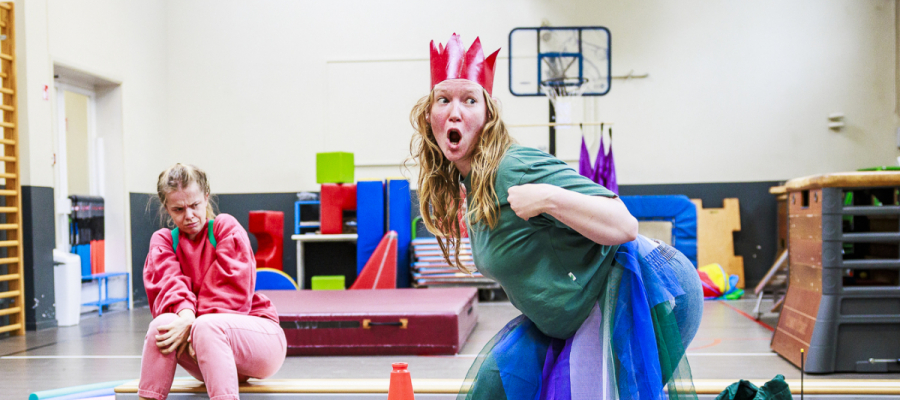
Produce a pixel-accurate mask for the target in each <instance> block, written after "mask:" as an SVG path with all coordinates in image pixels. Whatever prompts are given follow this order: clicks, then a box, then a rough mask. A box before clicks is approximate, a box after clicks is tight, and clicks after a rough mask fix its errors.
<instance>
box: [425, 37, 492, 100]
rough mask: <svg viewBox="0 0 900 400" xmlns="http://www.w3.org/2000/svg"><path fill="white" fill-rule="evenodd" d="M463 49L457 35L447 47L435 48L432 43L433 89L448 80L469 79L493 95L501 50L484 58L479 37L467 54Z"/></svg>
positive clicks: (432, 42) (451, 38)
mask: <svg viewBox="0 0 900 400" xmlns="http://www.w3.org/2000/svg"><path fill="white" fill-rule="evenodd" d="M463 49H464V48H463V44H462V40H461V39H460V38H459V35H457V34H455V33H454V34H453V35H452V36H450V40H449V41H448V42H447V47H444V46H443V45H441V44H440V43H438V47H434V40H432V41H431V88H432V89H434V85H437V84H438V83H441V82H443V81H446V80H447V79H468V80H470V81H472V82H475V83H477V84H479V85H481V87H483V88H484V90H487V92H488V94H491V89H492V88H493V86H494V63H495V62H496V61H497V53H500V49H497V51H495V52H494V53H493V54H491V55H489V56H488V57H487V58H484V53H483V52H482V50H481V40H480V39H478V38H477V37H476V38H475V42H474V43H472V47H469V50H468V51H466V52H465V54H464V53H463Z"/></svg>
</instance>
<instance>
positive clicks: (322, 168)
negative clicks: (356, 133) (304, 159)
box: [316, 151, 353, 184]
mask: <svg viewBox="0 0 900 400" xmlns="http://www.w3.org/2000/svg"><path fill="white" fill-rule="evenodd" d="M316 183H320V184H321V183H353V153H345V152H340V151H338V152H334V153H317V154H316Z"/></svg>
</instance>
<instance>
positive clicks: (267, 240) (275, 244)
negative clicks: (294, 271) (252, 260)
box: [249, 211, 284, 271]
mask: <svg viewBox="0 0 900 400" xmlns="http://www.w3.org/2000/svg"><path fill="white" fill-rule="evenodd" d="M249 231H250V233H252V234H253V236H255V237H256V244H257V246H256V249H257V250H256V268H272V269H277V270H279V271H284V265H283V264H282V263H283V255H284V213H283V212H281V211H250V229H249Z"/></svg>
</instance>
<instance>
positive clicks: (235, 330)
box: [138, 164, 287, 400]
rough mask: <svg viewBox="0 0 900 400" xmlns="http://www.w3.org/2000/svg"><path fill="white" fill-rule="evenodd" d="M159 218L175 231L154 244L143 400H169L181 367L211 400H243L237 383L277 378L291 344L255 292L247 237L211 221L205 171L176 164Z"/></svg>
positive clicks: (163, 178) (164, 183) (166, 178)
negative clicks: (174, 380)
mask: <svg viewBox="0 0 900 400" xmlns="http://www.w3.org/2000/svg"><path fill="white" fill-rule="evenodd" d="M157 192H158V194H159V201H160V203H161V207H160V216H161V217H165V216H168V217H170V218H171V221H170V225H169V226H171V223H174V225H175V226H176V227H177V228H176V229H173V230H169V229H160V230H158V231H156V232H155V233H154V234H153V238H152V239H150V254H148V255H147V262H146V264H145V265H144V286H145V287H146V288H147V298H148V299H149V301H150V311H151V312H152V314H153V322H151V323H150V328H149V329H148V330H147V336H146V339H145V342H144V352H143V355H142V356H141V380H140V384H139V386H138V396H140V397H141V398H142V399H158V400H162V399H165V398H166V396H168V393H169V389H170V388H171V387H172V380H173V379H174V376H175V365H176V363H177V364H178V365H181V366H182V367H183V368H184V369H185V370H186V371H187V372H188V373H190V374H191V375H192V376H193V377H194V378H197V379H199V380H201V381H203V382H205V383H206V390H207V392H208V393H209V397H210V398H211V399H217V400H219V399H222V400H224V399H237V398H238V383H239V382H244V381H246V380H247V379H248V378H251V377H252V378H265V377H268V376H271V375H273V374H275V372H277V371H278V369H279V368H281V364H282V363H284V358H285V354H286V351H287V347H286V346H287V344H286V342H285V338H284V331H283V330H282V329H281V327H280V326H279V325H278V314H277V313H276V312H275V307H274V306H273V305H272V303H271V302H270V301H269V299H267V298H266V297H265V296H263V295H260V294H258V293H254V292H253V288H254V284H255V280H256V259H255V258H254V257H253V250H252V249H251V247H250V240H249V238H248V237H247V232H246V231H244V229H243V228H242V227H241V225H240V224H239V223H238V222H237V220H235V219H234V217H232V216H230V215H227V214H219V215H218V216H216V215H215V214H214V213H213V210H212V206H211V205H210V203H209V183H208V182H207V180H206V174H205V173H204V172H203V171H201V170H200V169H199V168H197V167H194V166H191V165H184V164H175V166H173V167H171V168H169V169H167V170H165V171H163V172H162V173H161V174H160V175H159V181H158V183H157Z"/></svg>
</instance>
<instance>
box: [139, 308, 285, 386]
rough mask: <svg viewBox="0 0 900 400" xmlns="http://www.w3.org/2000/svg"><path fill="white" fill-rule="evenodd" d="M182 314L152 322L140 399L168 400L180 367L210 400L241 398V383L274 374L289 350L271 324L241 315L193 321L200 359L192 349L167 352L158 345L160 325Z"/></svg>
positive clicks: (193, 337) (193, 339) (280, 332)
mask: <svg viewBox="0 0 900 400" xmlns="http://www.w3.org/2000/svg"><path fill="white" fill-rule="evenodd" d="M175 318H178V316H177V315H175V314H171V313H167V314H162V315H160V316H158V317H156V318H155V319H154V320H153V322H151V323H150V328H149V329H148V330H147V336H146V337H145V338H144V354H143V355H142V356H141V381H140V384H139V385H138V396H141V397H147V398H152V399H158V400H163V399H165V398H166V397H167V396H168V395H169V390H170V389H171V388H172V381H173V380H174V378H175V364H176V362H177V363H178V365H181V367H182V368H184V369H185V370H187V372H188V373H190V374H191V375H192V376H193V377H194V378H197V379H198V380H201V381H203V382H205V383H206V391H207V393H209V398H210V399H211V400H225V399H237V398H238V382H244V381H246V380H247V379H248V378H266V377H269V376H272V375H273V374H275V372H277V371H278V369H279V368H281V364H282V363H284V357H285V354H286V352H287V342H286V341H285V339H284V330H282V329H281V327H280V326H278V324H277V323H275V322H274V321H272V320H269V319H265V318H260V317H251V316H248V315H236V314H206V315H201V316H200V317H198V318H197V319H196V320H195V321H194V325H193V327H192V328H191V342H192V343H193V345H194V351H195V352H196V354H197V360H196V361H195V360H194V359H193V358H191V356H190V354H188V352H187V351H185V352H184V353H182V354H181V356H180V357H178V358H177V360H176V357H175V353H171V354H162V353H160V349H159V348H158V347H156V339H155V336H156V335H158V334H159V330H158V327H160V326H163V325H166V324H168V323H170V322H172V321H173V320H175Z"/></svg>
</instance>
